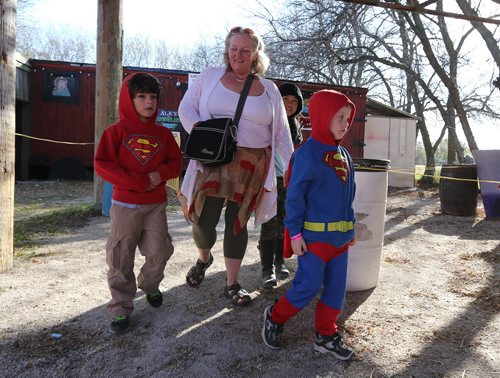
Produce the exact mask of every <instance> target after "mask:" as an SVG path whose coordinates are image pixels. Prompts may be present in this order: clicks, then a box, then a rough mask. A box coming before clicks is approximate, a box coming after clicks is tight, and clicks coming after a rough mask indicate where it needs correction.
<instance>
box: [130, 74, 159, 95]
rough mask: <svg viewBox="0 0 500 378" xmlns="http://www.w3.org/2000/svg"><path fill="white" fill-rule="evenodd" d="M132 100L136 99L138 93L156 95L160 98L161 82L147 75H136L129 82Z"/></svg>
mask: <svg viewBox="0 0 500 378" xmlns="http://www.w3.org/2000/svg"><path fill="white" fill-rule="evenodd" d="M128 91H129V93H130V98H134V97H135V96H136V95H137V93H155V94H156V95H157V96H158V97H160V81H159V80H158V79H157V78H156V77H154V76H152V75H150V74H146V73H138V74H135V75H134V77H132V79H130V80H129V82H128Z"/></svg>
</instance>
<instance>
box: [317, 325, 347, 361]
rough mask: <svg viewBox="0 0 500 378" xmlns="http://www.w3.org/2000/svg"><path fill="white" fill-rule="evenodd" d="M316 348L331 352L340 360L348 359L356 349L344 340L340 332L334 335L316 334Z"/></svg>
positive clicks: (320, 350)
mask: <svg viewBox="0 0 500 378" xmlns="http://www.w3.org/2000/svg"><path fill="white" fill-rule="evenodd" d="M314 350H316V351H318V352H320V353H330V354H332V355H333V356H334V357H336V358H338V359H339V360H342V361H346V360H348V359H349V358H351V356H352V355H353V353H354V351H353V350H352V349H351V348H350V347H348V346H347V345H345V344H344V343H343V342H342V337H341V336H340V334H339V333H336V334H335V335H332V336H321V335H320V334H318V332H316V333H315V334H314Z"/></svg>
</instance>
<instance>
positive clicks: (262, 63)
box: [223, 26, 269, 75]
mask: <svg viewBox="0 0 500 378" xmlns="http://www.w3.org/2000/svg"><path fill="white" fill-rule="evenodd" d="M235 35H245V36H247V37H249V38H250V39H251V40H252V42H253V46H254V49H253V53H256V58H255V60H254V61H253V63H252V73H254V74H257V75H261V74H264V73H265V72H266V71H267V69H268V68H269V57H268V56H267V55H266V54H265V53H264V42H262V39H261V38H260V37H259V36H258V35H257V34H256V33H255V32H254V31H253V30H252V29H249V28H243V27H241V26H236V27H234V28H232V29H231V30H230V31H229V33H228V34H227V36H226V39H225V41H224V53H223V56H224V64H225V65H226V69H227V70H228V71H232V68H231V65H230V63H229V45H230V43H231V38H232V37H234V36H235Z"/></svg>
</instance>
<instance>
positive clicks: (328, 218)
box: [262, 90, 355, 360]
mask: <svg viewBox="0 0 500 378" xmlns="http://www.w3.org/2000/svg"><path fill="white" fill-rule="evenodd" d="M354 114H355V107H354V104H353V103H352V102H351V101H350V100H349V99H348V98H347V96H345V95H344V94H342V93H339V92H336V91H333V90H322V91H319V92H316V93H314V94H313V96H312V97H311V99H310V101H309V116H310V119H311V127H312V132H311V137H310V138H309V139H308V140H307V141H306V142H304V143H303V144H302V145H301V146H300V147H299V148H298V149H297V150H296V151H295V153H294V154H293V156H292V159H291V163H290V167H289V170H288V174H289V175H290V176H289V177H290V180H289V181H290V182H289V185H288V191H287V198H286V216H285V227H286V229H287V231H288V232H289V235H290V239H291V242H290V243H289V245H290V246H291V249H292V251H293V253H294V254H295V255H297V256H298V258H297V262H298V269H297V272H296V274H295V277H294V279H293V281H292V287H291V288H290V289H288V290H287V291H286V293H285V294H284V295H283V296H282V297H281V298H280V299H279V300H278V301H277V302H276V304H275V305H271V306H268V307H267V308H266V309H265V312H264V325H263V328H262V337H263V340H264V343H265V344H266V345H268V346H269V347H271V348H274V349H278V348H280V346H281V334H282V332H283V328H284V324H285V323H286V322H287V321H288V320H289V319H290V318H291V317H293V316H294V315H296V314H297V313H298V312H299V311H300V310H302V309H303V308H304V307H305V306H306V305H307V304H308V303H309V302H310V301H311V300H312V299H313V298H314V297H315V296H316V294H317V293H318V292H319V291H320V290H321V288H322V287H323V292H322V294H321V297H320V299H319V301H318V303H317V305H316V320H315V328H316V334H315V336H314V349H315V350H317V351H319V352H321V353H330V354H332V355H334V356H335V357H337V358H339V359H341V360H347V359H349V358H350V357H351V356H352V354H353V351H352V349H351V348H350V347H348V346H346V345H345V344H344V343H343V342H342V338H341V335H340V333H339V332H338V329H337V324H336V322H337V318H338V316H339V314H340V311H341V309H342V306H343V303H344V298H345V289H346V277H347V255H348V252H347V250H348V248H349V246H350V245H353V244H354V221H355V219H354V210H353V208H352V203H353V200H354V193H355V184H354V166H353V163H352V159H351V157H350V155H349V153H348V152H347V150H346V149H345V148H343V147H341V146H340V144H341V142H342V139H343V138H344V136H345V135H346V133H347V131H348V129H349V127H350V126H351V124H352V120H353V118H354ZM285 256H287V251H285Z"/></svg>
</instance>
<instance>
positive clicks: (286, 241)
mask: <svg viewBox="0 0 500 378" xmlns="http://www.w3.org/2000/svg"><path fill="white" fill-rule="evenodd" d="M292 256H293V250H292V240H291V239H290V232H289V231H288V228H285V233H284V234H283V257H285V258H287V259H288V258H290V257H292Z"/></svg>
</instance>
